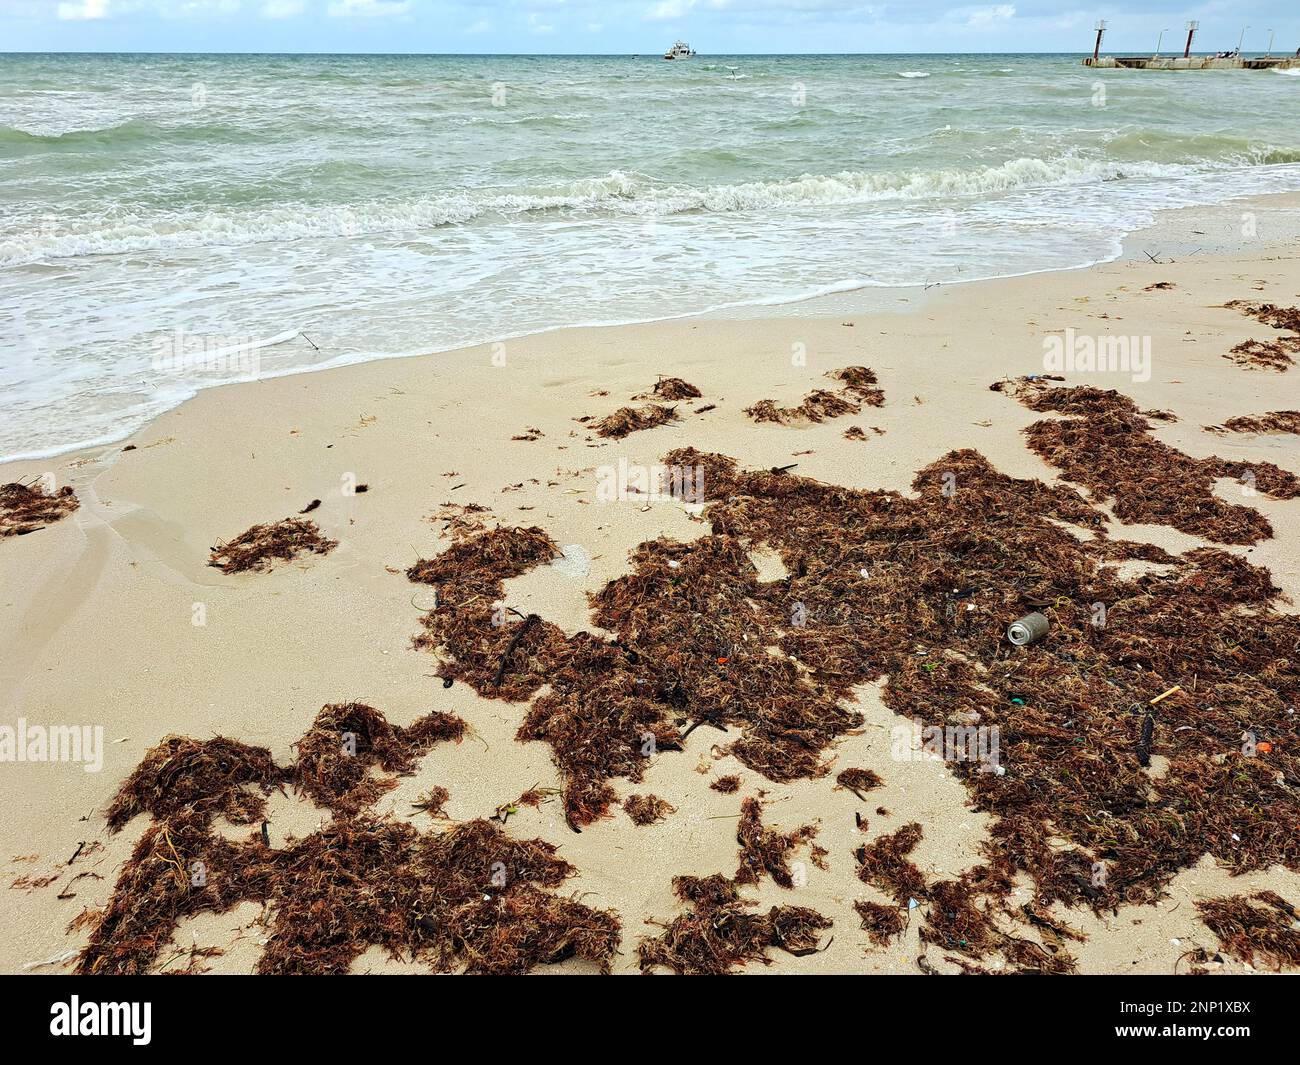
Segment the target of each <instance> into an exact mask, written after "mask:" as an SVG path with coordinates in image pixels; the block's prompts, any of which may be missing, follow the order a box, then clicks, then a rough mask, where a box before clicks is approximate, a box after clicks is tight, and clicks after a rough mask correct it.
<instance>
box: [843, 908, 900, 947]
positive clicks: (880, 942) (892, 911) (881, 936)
mask: <svg viewBox="0 0 1300 1065" xmlns="http://www.w3.org/2000/svg"><path fill="white" fill-rule="evenodd" d="M853 909H854V910H856V911H857V914H858V916H859V917H860V918H861V919H862V928H863V930H864V931H865V932H866V933H867V936H868V938H870V940H871V942H872V943H874V944H875V945H876V946H878V947H881V946H884V945H885V944H886V943H888V942H889V941H890V940H891V939H893V938H894V937H895V936H897V935H900V934H901V933H902V931H903V929H904V928H906V927H907V919H906V918H905V917H904V916H903V913H904V911H903V910H900V909H899V908H898V907H897V906H885V905H884V904H882V903H879V902H867V901H865V900H859V901H857V902H855V903H854V904H853Z"/></svg>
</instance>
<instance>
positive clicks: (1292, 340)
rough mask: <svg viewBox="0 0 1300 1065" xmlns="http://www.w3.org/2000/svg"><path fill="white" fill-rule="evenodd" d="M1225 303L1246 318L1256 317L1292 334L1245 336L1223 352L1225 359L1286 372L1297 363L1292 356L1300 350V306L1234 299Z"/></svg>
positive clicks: (1257, 319) (1266, 323)
mask: <svg viewBox="0 0 1300 1065" xmlns="http://www.w3.org/2000/svg"><path fill="white" fill-rule="evenodd" d="M1224 306H1225V307H1231V308H1232V309H1233V310H1237V311H1240V312H1241V313H1242V314H1244V315H1246V317H1247V318H1254V319H1255V321H1257V322H1261V323H1263V324H1264V325H1267V326H1269V327H1271V328H1273V329H1277V330H1280V331H1286V332H1289V333H1290V335H1289V336H1282V337H1277V338H1276V339H1274V340H1244V341H1242V342H1241V343H1240V344H1237V345H1235V346H1234V347H1233V348H1232V350H1231V351H1230V352H1229V353H1228V354H1226V355H1224V358H1225V359H1229V360H1231V361H1232V362H1235V363H1236V364H1237V365H1238V366H1245V367H1247V368H1256V367H1258V368H1260V369H1265V370H1276V371H1277V372H1278V373H1285V372H1286V371H1287V370H1289V369H1290V368H1291V367H1292V366H1293V365H1295V359H1294V358H1293V356H1294V355H1297V354H1300V308H1296V307H1278V306H1277V305H1276V304H1272V303H1251V302H1249V301H1247V300H1232V301H1231V302H1230V303H1226V304H1224Z"/></svg>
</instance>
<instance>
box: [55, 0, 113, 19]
mask: <svg viewBox="0 0 1300 1065" xmlns="http://www.w3.org/2000/svg"><path fill="white" fill-rule="evenodd" d="M108 2H109V0H82V3H80V4H60V5H59V8H58V15H59V18H60V19H61V20H62V21H64V22H78V21H81V20H82V19H99V18H108Z"/></svg>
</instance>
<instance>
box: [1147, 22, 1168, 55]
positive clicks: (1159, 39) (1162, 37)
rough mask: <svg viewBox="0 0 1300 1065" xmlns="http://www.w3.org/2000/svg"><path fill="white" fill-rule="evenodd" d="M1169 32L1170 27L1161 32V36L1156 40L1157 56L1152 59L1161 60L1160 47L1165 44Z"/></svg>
mask: <svg viewBox="0 0 1300 1065" xmlns="http://www.w3.org/2000/svg"><path fill="white" fill-rule="evenodd" d="M1168 32H1169V27H1168V26H1166V27H1165V28H1164V29H1163V30H1161V31H1160V36H1159V37H1157V38H1156V54H1155V55H1153V56H1152V57H1151V58H1152V59H1159V58H1160V45H1161V44H1163V43H1164V39H1165V34H1166V33H1168Z"/></svg>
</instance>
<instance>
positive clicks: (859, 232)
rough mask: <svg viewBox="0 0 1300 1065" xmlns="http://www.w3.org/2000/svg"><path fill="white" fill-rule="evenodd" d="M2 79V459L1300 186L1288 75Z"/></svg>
mask: <svg viewBox="0 0 1300 1065" xmlns="http://www.w3.org/2000/svg"><path fill="white" fill-rule="evenodd" d="M1080 59H1081V56H1078V55H1042V54H1036V55H911V56H908V55H890V56H870V55H848V56H779V55H771V56H769V55H764V56H756V55H737V56H698V57H696V58H694V59H690V60H686V61H679V62H664V61H663V60H662V59H661V58H660V56H659V54H658V53H655V54H647V55H642V56H631V55H623V56H450V55H434V56H418V55H401V56H379V55H364V56H362V55H357V56H348V55H329V56H325V55H122V54H115V55H100V54H96V55H75V54H61V55H40V54H21V55H14V54H9V55H0V459H6V458H16V457H45V456H52V455H56V454H59V453H61V452H65V451H68V450H71V449H74V448H77V447H81V446H86V445H90V444H98V443H107V442H110V441H113V440H117V439H121V438H122V437H123V436H125V435H127V434H129V433H131V432H133V431H135V430H136V429H138V428H139V427H141V426H142V425H143V424H145V423H146V422H147V421H148V420H149V419H150V418H152V417H154V416H156V415H157V414H158V413H160V412H162V411H165V410H167V409H169V408H171V407H174V406H176V405H177V404H179V403H181V402H182V401H184V400H185V399H186V398H188V397H189V396H192V395H193V394H194V393H195V392H196V391H198V390H199V389H201V388H205V387H211V386H214V385H218V384H223V383H226V382H229V381H232V380H243V379H248V378H250V377H254V376H257V377H267V376H276V375H282V374H290V373H304V372H309V371H312V370H317V369H321V368H324V367H331V366H338V365H343V364H347V363H354V362H361V361H366V360H371V359H379V358H385V357H391V356H405V355H412V354H423V353H429V352H438V351H445V350H448V349H451V348H455V347H460V346H463V345H467V344H472V343H478V342H487V341H497V340H508V339H509V338H511V337H517V336H520V335H525V334H529V333H534V332H538V331H541V330H546V329H551V328H555V327H561V326H572V325H581V324H607V323H622V322H635V321H647V320H655V319H662V318H669V317H677V316H685V315H692V314H698V313H703V312H709V313H715V314H716V313H719V312H723V313H725V312H727V311H728V309H736V310H737V311H739V310H740V309H742V308H746V309H748V313H753V311H752V309H753V308H755V307H771V308H773V312H772V313H776V314H779V313H783V312H782V310H781V308H782V307H783V306H797V305H798V304H799V303H800V302H801V301H807V300H809V299H811V298H813V297H817V296H820V295H824V294H827V293H846V292H869V291H873V290H890V289H897V288H900V287H906V286H916V285H933V284H941V283H953V282H960V281H967V280H974V279H978V278H986V277H998V276H1007V275H1014V274H1024V273H1030V272H1036V271H1045V270H1057V269H1065V268H1071V267H1081V266H1085V265H1088V264H1091V263H1095V262H1099V261H1105V260H1108V259H1112V258H1114V257H1116V256H1117V255H1118V254H1120V251H1121V247H1122V242H1123V240H1124V238H1125V236H1126V234H1129V233H1131V232H1133V231H1134V230H1136V229H1138V228H1141V227H1144V226H1146V225H1149V224H1150V223H1151V221H1152V220H1153V217H1154V215H1155V212H1156V211H1158V210H1160V209H1162V208H1170V207H1195V206H1198V205H1211V204H1221V203H1224V202H1226V201H1228V200H1231V199H1233V198H1236V197H1240V196H1244V195H1253V194H1260V193H1269V192H1281V191H1294V190H1300V77H1297V76H1296V75H1297V74H1300V70H1292V71H1290V72H1288V73H1279V72H1274V71H1223V72H1188V73H1164V72H1162V73H1156V72H1138V71H1123V70H1095V71H1094V70H1090V69H1088V68H1085V67H1083V66H1082V65H1081V63H1080Z"/></svg>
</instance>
